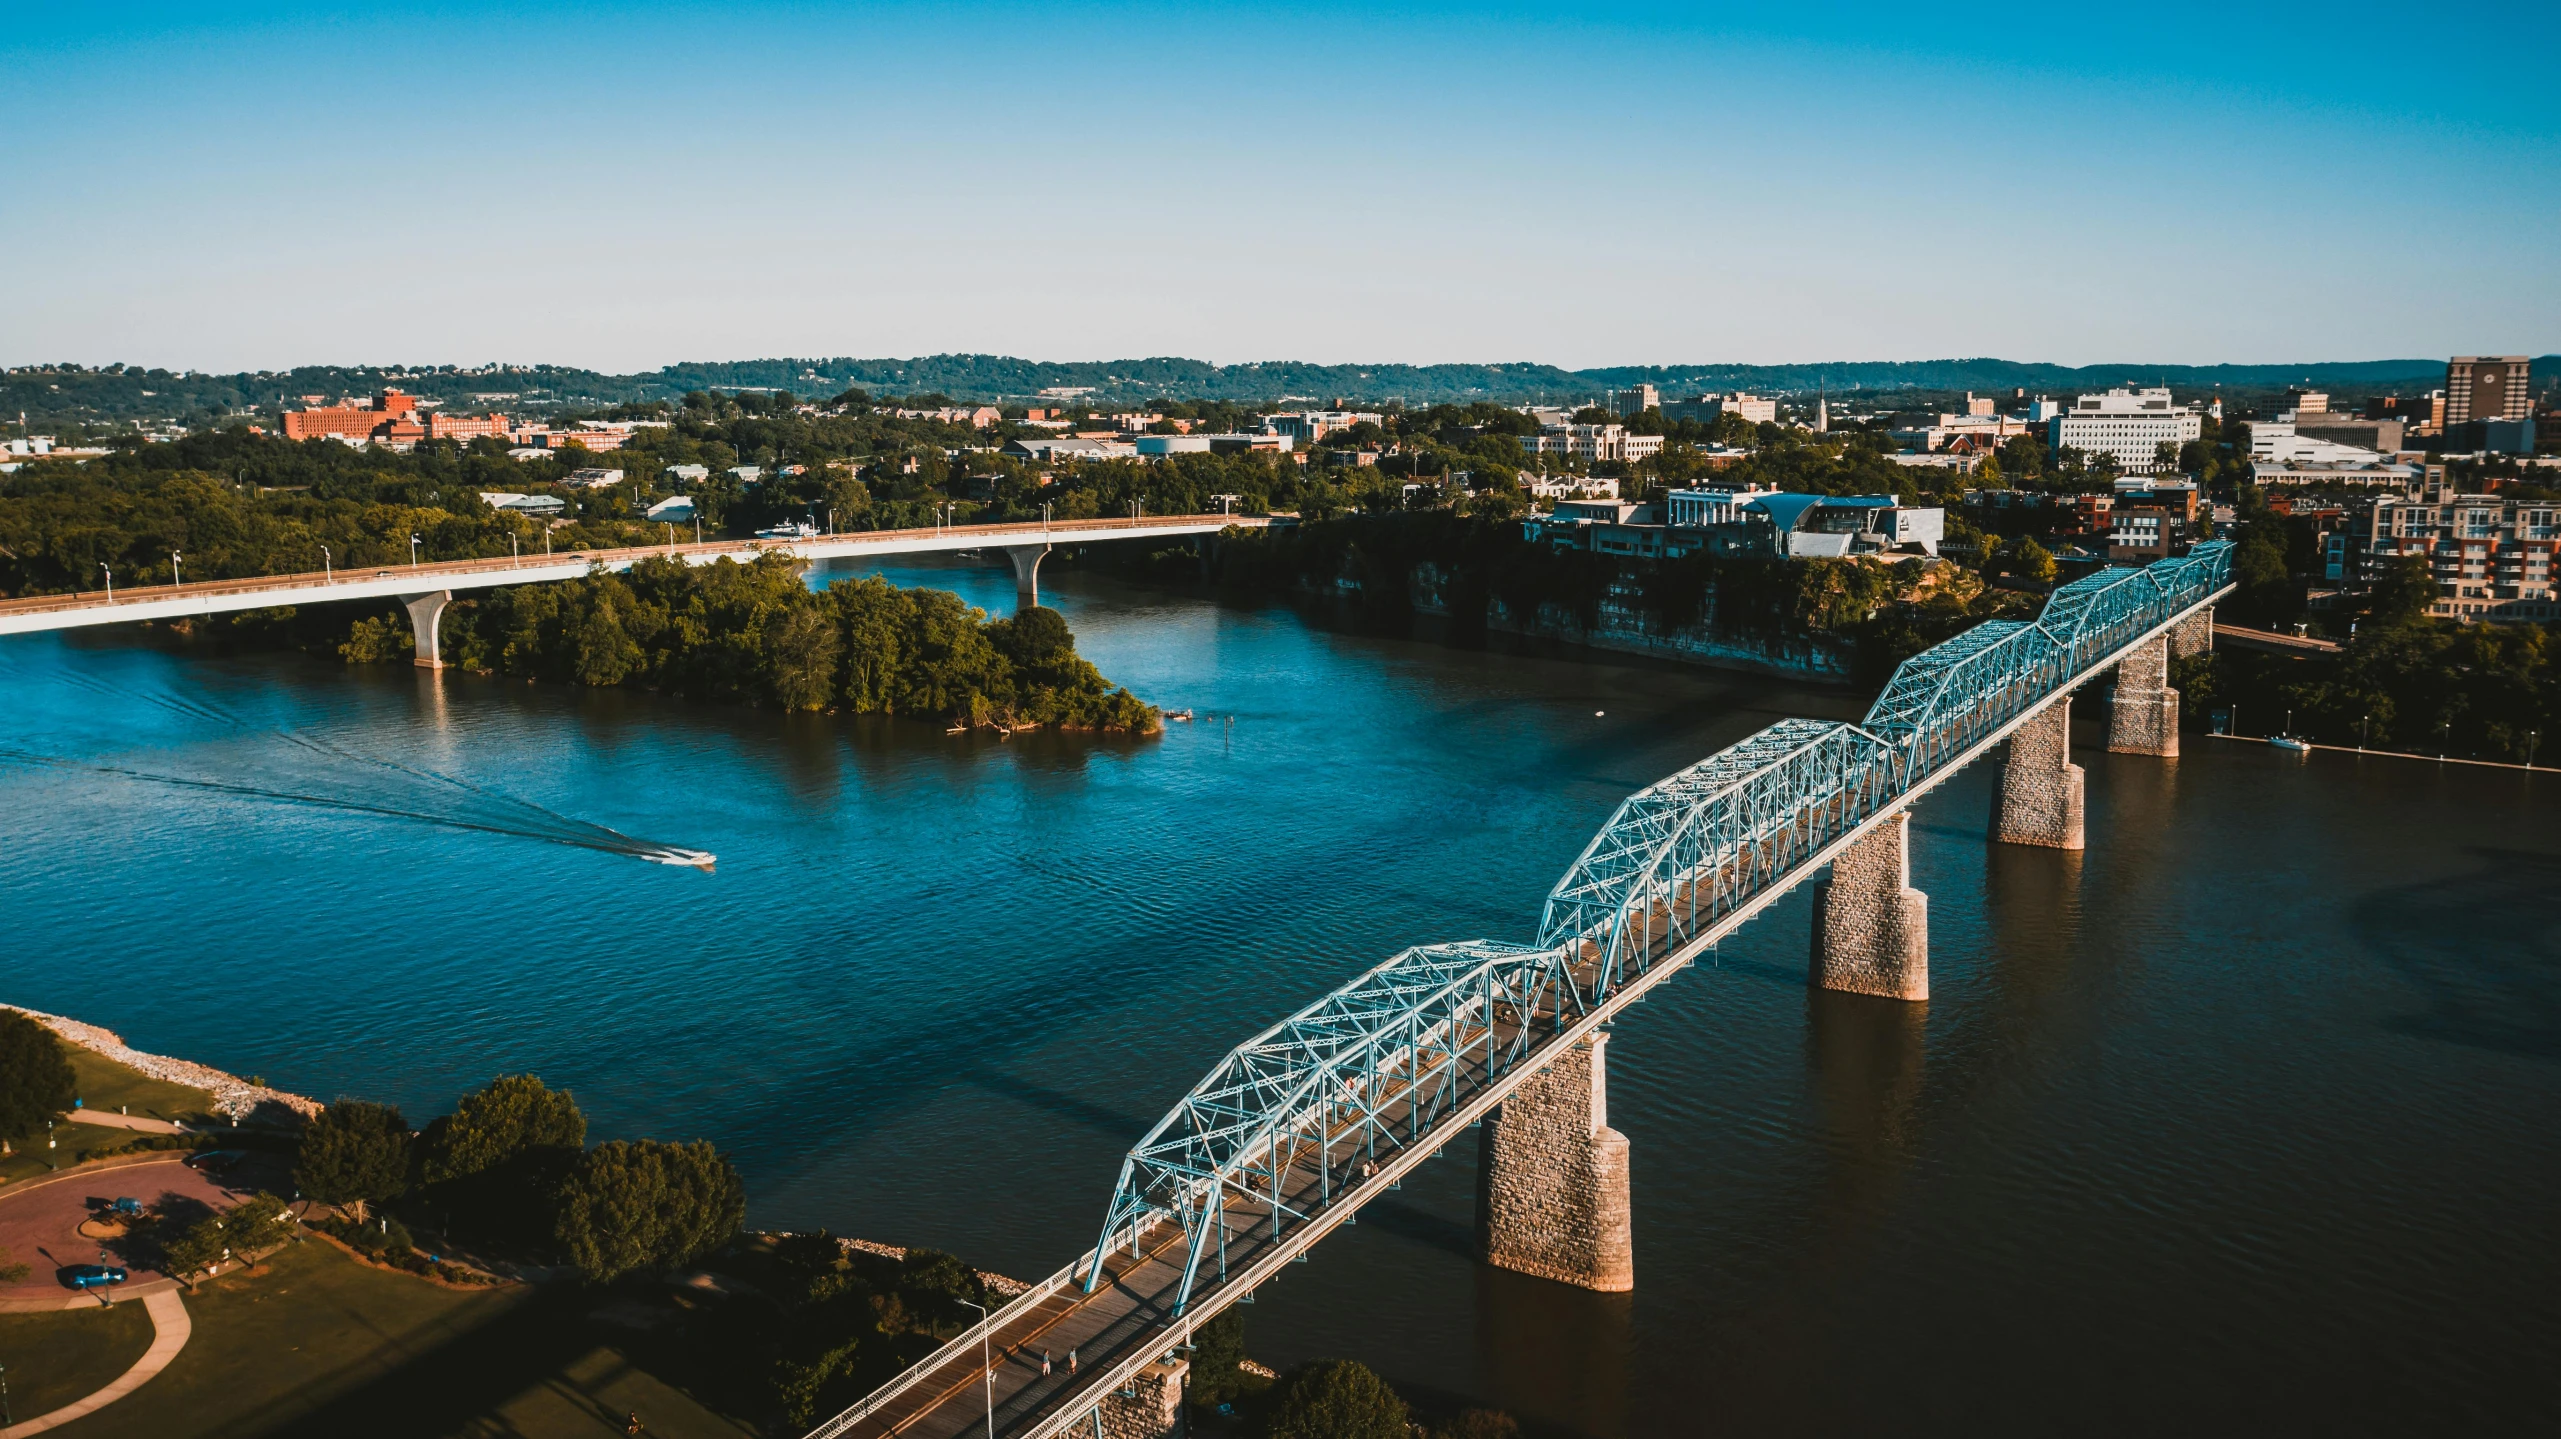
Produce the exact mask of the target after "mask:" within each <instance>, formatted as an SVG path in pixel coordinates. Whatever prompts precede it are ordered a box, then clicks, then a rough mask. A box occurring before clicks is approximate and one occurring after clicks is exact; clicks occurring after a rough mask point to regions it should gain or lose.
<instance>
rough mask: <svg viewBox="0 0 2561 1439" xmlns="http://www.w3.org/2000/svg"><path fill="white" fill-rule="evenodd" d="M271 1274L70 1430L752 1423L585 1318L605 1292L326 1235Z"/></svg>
mask: <svg viewBox="0 0 2561 1439" xmlns="http://www.w3.org/2000/svg"><path fill="white" fill-rule="evenodd" d="M262 1270H263V1272H259V1273H253V1274H248V1275H240V1274H232V1275H225V1276H223V1277H222V1278H220V1279H216V1280H212V1281H209V1282H207V1283H205V1284H203V1285H201V1286H199V1287H198V1288H197V1290H196V1291H195V1292H194V1293H192V1294H190V1295H188V1296H187V1309H188V1312H189V1313H190V1314H191V1315H192V1316H193V1318H194V1323H195V1330H194V1336H193V1337H192V1338H191V1339H189V1340H188V1343H187V1347H186V1348H185V1349H184V1350H182V1351H181V1352H180V1353H179V1355H178V1357H177V1359H176V1360H175V1361H174V1362H172V1363H171V1364H170V1366H169V1368H168V1369H167V1370H166V1371H165V1372H163V1373H162V1374H161V1375H160V1376H159V1377H158V1378H156V1379H153V1380H152V1381H151V1382H150V1383H149V1384H146V1385H144V1386H143V1387H142V1388H141V1389H139V1390H136V1391H135V1392H134V1393H133V1394H131V1395H129V1396H127V1397H126V1398H124V1399H123V1400H120V1401H118V1402H117V1403H115V1404H112V1405H109V1406H108V1407H107V1408H105V1409H102V1410H99V1411H98V1412H97V1413H96V1414H93V1415H91V1416H89V1417H88V1418H85V1419H83V1420H81V1421H80V1424H79V1427H78V1428H77V1429H76V1430H72V1431H67V1432H68V1433H69V1434H71V1435H72V1436H73V1439H127V1436H131V1439H250V1436H285V1435H312V1436H322V1435H326V1436H330V1439H338V1436H343V1435H348V1434H365V1435H368V1436H380V1435H417V1436H421V1439H428V1436H434V1439H445V1436H463V1435H472V1436H478V1435H490V1436H497V1435H505V1436H511V1439H552V1436H561V1439H568V1436H579V1439H586V1436H597V1439H603V1436H608V1435H618V1434H620V1433H622V1424H623V1415H624V1414H625V1413H627V1412H637V1413H638V1414H639V1415H640V1416H641V1418H642V1419H643V1420H644V1421H645V1422H646V1423H647V1424H648V1428H649V1433H650V1434H652V1435H657V1436H664V1439H738V1436H741V1435H746V1434H751V1433H752V1432H753V1431H751V1430H747V1429H743V1428H741V1427H739V1426H737V1425H735V1424H732V1423H729V1422H727V1421H724V1420H722V1419H720V1418H719V1417H717V1416H715V1415H713V1414H712V1413H711V1412H710V1411H708V1410H706V1409H704V1408H702V1407H701V1406H700V1405H697V1404H695V1403H694V1402H693V1401H692V1400H690V1399H688V1398H687V1397H686V1396H685V1395H684V1394H683V1393H681V1392H679V1391H678V1390H676V1389H674V1388H672V1387H671V1386H669V1385H667V1384H665V1383H662V1382H661V1381H659V1380H658V1379H657V1378H655V1377H653V1376H652V1375H650V1374H648V1373H647V1372H645V1371H643V1370H641V1369H640V1368H638V1367H637V1366H636V1365H635V1364H634V1363H633V1362H632V1361H631V1360H630V1359H629V1358H627V1357H626V1356H625V1354H624V1352H623V1351H622V1349H621V1348H619V1347H618V1345H617V1341H616V1338H615V1334H614V1331H611V1330H608V1329H605V1328H603V1327H602V1326H600V1325H598V1324H595V1323H594V1322H592V1321H590V1320H589V1319H588V1318H587V1314H588V1311H589V1310H591V1309H593V1308H594V1307H596V1305H597V1304H598V1303H599V1302H601V1301H600V1300H599V1299H598V1298H597V1297H596V1296H593V1295H580V1294H578V1293H577V1292H576V1291H574V1290H561V1291H557V1292H544V1293H536V1292H535V1291H533V1290H532V1289H530V1288H527V1287H523V1286H508V1287H506V1288H502V1289H496V1290H491V1291H487V1292H472V1291H465V1290H453V1289H444V1288H439V1287H437V1286H435V1285H431V1284H429V1283H427V1282H425V1281H424V1280H420V1279H415V1278H412V1277H410V1276H409V1275H406V1274H397V1273H392V1272H390V1271H386V1270H381V1269H375V1268H372V1267H369V1266H367V1265H363V1264H359V1263H357V1262H356V1261H355V1260H353V1259H350V1258H348V1257H347V1256H346V1255H345V1254H344V1253H342V1252H341V1251H339V1250H337V1249H336V1248H333V1247H332V1246H330V1245H328V1244H326V1243H323V1242H322V1241H320V1240H318V1239H309V1240H306V1241H304V1242H303V1243H301V1244H299V1245H294V1246H289V1247H288V1248H286V1249H285V1250H283V1251H282V1252H281V1253H279V1254H277V1255H276V1256H275V1257H274V1258H272V1259H270V1260H268V1261H267V1263H266V1264H265V1265H264V1266H262ZM119 1307H126V1306H119ZM129 1307H131V1308H133V1309H134V1310H136V1311H139V1310H140V1308H141V1306H140V1305H139V1304H134V1305H131V1306H129ZM33 1317H36V1318H41V1319H53V1318H55V1317H57V1316H52V1315H39V1316H33ZM137 1352H139V1351H137ZM13 1374H14V1368H13ZM11 1387H12V1388H13V1389H14V1388H15V1386H14V1385H12V1386H11Z"/></svg>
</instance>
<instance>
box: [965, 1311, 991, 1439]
mask: <svg viewBox="0 0 2561 1439" xmlns="http://www.w3.org/2000/svg"><path fill="white" fill-rule="evenodd" d="M960 1302H961V1303H963V1304H969V1301H968V1300H966V1299H963V1300H961V1301H960ZM969 1307H970V1308H972V1309H975V1310H977V1311H978V1373H979V1377H980V1378H981V1379H983V1380H985V1381H986V1383H987V1439H996V1364H995V1361H994V1359H992V1358H991V1357H990V1356H989V1354H988V1349H987V1346H988V1343H989V1341H990V1339H991V1337H992V1336H993V1335H994V1333H995V1330H996V1326H995V1325H994V1324H992V1323H990V1322H988V1315H987V1306H986V1305H984V1304H969Z"/></svg>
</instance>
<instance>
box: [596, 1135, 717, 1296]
mask: <svg viewBox="0 0 2561 1439" xmlns="http://www.w3.org/2000/svg"><path fill="white" fill-rule="evenodd" d="M746 1213H747V1191H746V1187H745V1185H744V1184H742V1183H741V1182H740V1180H739V1178H738V1171H737V1170H736V1169H734V1168H732V1167H731V1166H730V1163H729V1161H728V1160H727V1159H726V1158H724V1157H722V1155H721V1154H720V1152H719V1151H718V1150H715V1149H713V1148H712V1147H711V1145H709V1144H707V1143H704V1142H702V1141H700V1140H697V1141H695V1142H693V1143H691V1144H660V1143H658V1142H656V1141H654V1140H639V1141H626V1140H620V1139H616V1140H610V1141H608V1142H606V1143H604V1144H600V1145H598V1146H596V1147H595V1148H594V1149H591V1150H589V1151H587V1153H586V1155H585V1156H584V1157H582V1158H581V1159H580V1160H579V1162H578V1165H577V1167H576V1168H574V1169H572V1170H570V1171H569V1174H568V1176H567V1177H566V1178H565V1179H563V1180H562V1181H561V1184H560V1189H559V1192H558V1194H557V1196H556V1199H555V1211H554V1215H555V1217H554V1219H553V1230H552V1233H553V1237H554V1238H555V1239H556V1240H557V1241H558V1242H559V1244H560V1247H561V1251H562V1252H563V1253H564V1254H565V1255H567V1257H568V1259H569V1262H570V1263H572V1264H575V1265H577V1266H578V1272H579V1273H580V1274H581V1275H583V1276H585V1277H586V1278H587V1279H588V1280H590V1281H592V1282H595V1283H605V1282H609V1281H611V1280H614V1279H619V1278H621V1277H622V1276H623V1275H625V1274H629V1273H631V1272H633V1271H634V1270H639V1269H671V1268H675V1267H677V1266H679V1265H684V1264H690V1263H692V1262H693V1261H695V1260H697V1259H700V1258H701V1257H703V1256H704V1255H706V1254H709V1253H710V1252H711V1251H712V1250H714V1249H717V1248H719V1247H720V1246H721V1245H723V1244H725V1243H727V1242H729V1239H730V1237H731V1236H732V1235H734V1234H736V1233H737V1232H738V1226H739V1223H740V1222H741V1220H743V1219H744V1218H745V1216H746Z"/></svg>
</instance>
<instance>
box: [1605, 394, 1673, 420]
mask: <svg viewBox="0 0 2561 1439" xmlns="http://www.w3.org/2000/svg"><path fill="white" fill-rule="evenodd" d="M1661 408H1663V392H1662V391H1661V390H1658V389H1656V388H1654V387H1653V386H1652V385H1630V386H1628V387H1627V388H1626V389H1624V390H1612V391H1610V409H1611V410H1612V411H1614V412H1615V413H1616V414H1617V415H1618V417H1619V418H1621V419H1624V420H1632V419H1634V418H1636V417H1637V416H1638V415H1641V414H1644V413H1645V412H1646V411H1647V410H1659V409H1661Z"/></svg>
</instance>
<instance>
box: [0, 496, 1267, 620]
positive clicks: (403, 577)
mask: <svg viewBox="0 0 2561 1439" xmlns="http://www.w3.org/2000/svg"><path fill="white" fill-rule="evenodd" d="M1267 523H1269V522H1268V521H1266V520H1264V519H1261V518H1258V517H1253V516H1228V515H1150V516H1147V517H1145V518H1142V519H1092V520H1057V521H1052V522H1047V523H1044V522H1042V521H1038V520H1032V521H1026V522H1023V523H1019V524H997V525H953V526H938V527H932V528H926V529H914V530H855V531H848V532H845V533H840V534H833V535H816V536H810V537H806V538H800V539H748V540H704V541H701V542H698V543H697V542H680V543H675V544H665V545H635V546H630V547H627V548H622V549H607V550H564V551H561V552H559V553H557V554H533V555H496V556H487V557H475V558H472V559H464V560H438V561H433V562H429V563H424V564H417V565H409V564H396V565H364V566H356V567H346V566H341V567H338V568H335V569H324V570H314V571H306V572H303V573H300V574H286V575H249V576H242V577H238V578H233V579H220V580H195V581H191V582H189V583H186V584H177V585H135V586H130V587H126V588H119V589H118V590H116V591H115V593H114V594H113V595H112V596H109V595H108V594H106V593H105V592H103V591H99V590H87V591H81V592H79V593H76V594H67V595H26V596H21V597H19V598H17V599H0V633H14V632H19V631H24V630H30V629H49V628H59V627H62V626H65V625H76V624H94V623H102V622H113V621H116V620H122V619H127V618H131V619H155V618H161V617H163V616H165V615H168V614H182V613H214V612H218V611H224V610H238V609H259V608H265V607H267V606H269V605H279V604H295V603H301V604H318V603H324V602H327V601H329V600H333V599H367V598H375V597H379V596H382V595H387V594H392V593H395V592H398V593H410V594H416V593H422V592H426V591H432V590H440V589H486V588H493V587H496V586H499V585H510V584H534V583H540V582H542V581H545V580H558V579H566V578H570V577H572V576H575V575H578V574H584V573H586V572H587V571H589V570H590V569H609V570H614V569H628V568H630V567H631V566H632V565H634V564H637V563H639V562H640V561H642V560H648V559H662V558H663V559H680V560H683V561H685V562H686V563H688V564H710V563H712V562H713V561H715V560H720V559H735V560H741V561H745V560H752V559H755V558H756V557H758V556H760V555H766V554H783V555H790V556H793V557H795V558H799V559H812V560H824V559H835V558H844V557H857V556H861V555H865V554H898V553H918V552H925V551H933V550H974V549H995V548H1002V547H1004V546H1007V545H1027V544H1042V543H1056V542H1059V541H1062V540H1086V541H1092V540H1106V539H1117V538H1123V537H1135V536H1140V535H1150V534H1157V535H1162V534H1201V533H1206V532H1209V531H1213V530H1217V529H1220V528H1223V527H1225V526H1228V525H1236V526H1240V527H1244V528H1256V527H1260V526H1262V525H1264V524H1267Z"/></svg>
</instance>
